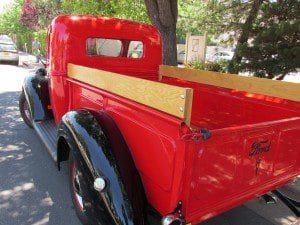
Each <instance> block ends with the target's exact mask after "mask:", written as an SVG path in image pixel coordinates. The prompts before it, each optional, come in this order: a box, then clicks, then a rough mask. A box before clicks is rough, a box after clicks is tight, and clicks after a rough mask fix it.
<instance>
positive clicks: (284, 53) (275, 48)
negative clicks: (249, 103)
mask: <svg viewBox="0 0 300 225" xmlns="http://www.w3.org/2000/svg"><path fill="white" fill-rule="evenodd" d="M299 15H300V2H299V1H297V0H285V1H276V2H271V3H266V4H264V5H263V7H262V10H261V12H260V15H259V17H258V18H257V21H256V23H255V24H254V26H253V28H252V31H251V38H252V39H253V40H252V41H251V42H250V43H246V44H244V45H242V46H240V47H239V48H238V49H237V50H238V51H239V53H240V55H241V56H243V57H244V60H243V61H242V63H241V68H242V69H244V70H246V71H251V72H253V73H254V74H255V76H258V77H266V78H270V79H272V78H274V77H277V76H279V79H282V78H283V77H284V76H285V74H287V73H289V72H294V71H296V70H297V68H299V67H300V42H299V35H300V19H299Z"/></svg>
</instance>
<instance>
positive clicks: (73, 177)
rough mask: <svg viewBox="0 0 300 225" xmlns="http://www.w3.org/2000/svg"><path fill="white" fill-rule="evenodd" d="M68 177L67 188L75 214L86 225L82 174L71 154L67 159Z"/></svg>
mask: <svg viewBox="0 0 300 225" xmlns="http://www.w3.org/2000/svg"><path fill="white" fill-rule="evenodd" d="M69 177H70V182H69V183H70V184H69V188H70V193H71V197H72V201H73V205H74V208H75V211H76V214H77V216H78V218H79V219H80V221H81V222H82V223H83V224H84V225H88V224H89V222H88V218H87V216H86V211H85V209H84V199H83V195H82V189H81V184H82V182H84V181H83V180H82V179H83V177H82V172H81V171H80V170H79V168H78V167H77V164H76V161H75V160H74V158H73V156H72V153H70V158H69Z"/></svg>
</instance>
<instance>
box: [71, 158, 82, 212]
mask: <svg viewBox="0 0 300 225" xmlns="http://www.w3.org/2000/svg"><path fill="white" fill-rule="evenodd" d="M78 174H79V171H78V169H77V168H76V164H75V162H73V164H72V171H71V179H72V190H73V198H74V199H75V203H76V205H77V207H78V208H79V210H80V211H81V212H83V211H84V209H83V199H82V194H81V189H80V182H79V176H78Z"/></svg>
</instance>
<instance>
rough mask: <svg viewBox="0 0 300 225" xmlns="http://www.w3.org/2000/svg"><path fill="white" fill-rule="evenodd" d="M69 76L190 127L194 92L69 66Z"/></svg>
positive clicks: (106, 72)
mask: <svg viewBox="0 0 300 225" xmlns="http://www.w3.org/2000/svg"><path fill="white" fill-rule="evenodd" d="M68 76H69V77H70V78H73V79H75V80H78V81H81V82H84V83H87V84H89V85H91V86H94V87H97V88H100V89H102V90H105V91H108V92H111V93H114V94H116V95H119V96H122V97H125V98H128V99H130V100H132V101H135V102H138V103H141V104H144V105H147V106H149V107H152V108H154V109H157V110H160V111H163V112H165V113H168V114H171V115H173V116H176V117H178V118H180V119H182V120H183V121H184V122H185V123H186V124H187V125H190V121H191V110H192V101H193V89H191V88H182V87H177V86H173V85H168V84H163V83H160V82H155V81H150V80H145V79H141V78H136V77H131V76H126V75H121V74H117V73H112V72H108V71H104V70H99V69H93V68H89V67H84V66H78V65H74V64H68Z"/></svg>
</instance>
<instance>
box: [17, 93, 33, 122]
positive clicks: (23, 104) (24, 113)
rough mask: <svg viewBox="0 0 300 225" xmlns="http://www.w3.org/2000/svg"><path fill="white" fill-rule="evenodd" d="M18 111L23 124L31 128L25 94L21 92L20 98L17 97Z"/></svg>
mask: <svg viewBox="0 0 300 225" xmlns="http://www.w3.org/2000/svg"><path fill="white" fill-rule="evenodd" d="M19 110H20V114H21V116H22V118H23V120H24V122H25V124H26V125H27V126H28V127H30V128H33V126H32V118H31V116H30V112H29V105H28V103H27V100H26V97H25V93H24V92H23V91H22V92H21V94H20V97H19Z"/></svg>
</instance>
